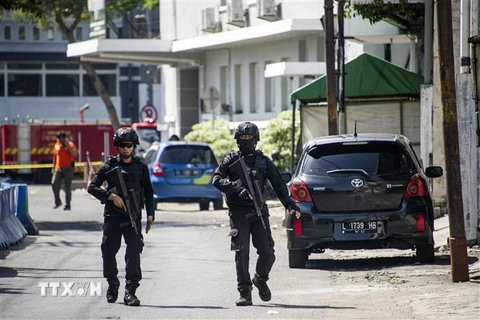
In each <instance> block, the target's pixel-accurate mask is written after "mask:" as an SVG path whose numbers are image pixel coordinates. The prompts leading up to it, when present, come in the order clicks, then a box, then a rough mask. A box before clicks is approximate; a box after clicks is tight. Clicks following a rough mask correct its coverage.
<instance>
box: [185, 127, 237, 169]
mask: <svg viewBox="0 0 480 320" xmlns="http://www.w3.org/2000/svg"><path fill="white" fill-rule="evenodd" d="M184 140H185V141H189V142H206V143H208V144H209V145H210V146H211V147H212V149H213V152H214V153H215V156H216V157H217V160H218V161H219V162H221V161H222V160H223V158H225V156H226V155H227V154H228V153H229V152H230V151H231V150H232V149H235V148H236V144H235V140H234V139H233V133H232V131H231V130H230V129H229V128H228V121H227V120H225V119H221V118H218V119H215V120H208V121H203V122H200V123H197V124H194V125H193V126H192V131H190V132H189V133H188V134H187V135H185V137H184Z"/></svg>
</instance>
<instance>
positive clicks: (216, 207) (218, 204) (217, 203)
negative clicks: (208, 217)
mask: <svg viewBox="0 0 480 320" xmlns="http://www.w3.org/2000/svg"><path fill="white" fill-rule="evenodd" d="M213 209H214V210H222V209H223V199H219V200H213Z"/></svg>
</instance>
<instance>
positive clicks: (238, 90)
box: [234, 64, 243, 114]
mask: <svg viewBox="0 0 480 320" xmlns="http://www.w3.org/2000/svg"><path fill="white" fill-rule="evenodd" d="M234 76H235V113H237V114H238V113H243V107H242V65H241V64H236V65H235V75H234Z"/></svg>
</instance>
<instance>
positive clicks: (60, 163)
mask: <svg viewBox="0 0 480 320" xmlns="http://www.w3.org/2000/svg"><path fill="white" fill-rule="evenodd" d="M77 154H78V153H77V147H76V146H75V144H74V143H73V142H72V141H70V140H68V138H67V135H66V134H65V132H64V131H59V132H58V133H57V142H56V143H55V146H54V150H53V168H52V175H53V176H52V189H53V196H54V197H55V205H54V207H53V208H54V209H56V208H58V207H60V206H61V205H62V200H60V188H61V183H62V180H63V182H64V187H65V207H63V210H70V201H71V200H72V179H73V169H74V167H75V158H76V157H77Z"/></svg>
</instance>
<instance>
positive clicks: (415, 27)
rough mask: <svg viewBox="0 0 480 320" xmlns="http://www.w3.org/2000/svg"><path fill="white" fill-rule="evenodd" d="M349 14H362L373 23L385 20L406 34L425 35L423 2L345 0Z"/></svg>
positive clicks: (420, 36) (405, 0)
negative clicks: (358, 2)
mask: <svg viewBox="0 0 480 320" xmlns="http://www.w3.org/2000/svg"><path fill="white" fill-rule="evenodd" d="M345 5H346V10H345V12H346V14H347V16H356V15H357V14H358V15H360V16H361V17H362V18H364V19H368V20H369V21H370V23H371V24H374V23H376V22H379V21H382V20H384V21H385V22H388V23H390V24H392V25H394V26H396V27H398V28H399V29H400V31H401V32H402V33H404V34H411V35H415V36H417V37H418V38H422V37H423V28H424V26H423V23H424V15H425V9H424V5H423V3H409V2H408V0H399V1H398V3H392V2H390V1H387V0H386V1H383V0H374V1H373V3H371V4H365V5H352V4H351V0H345Z"/></svg>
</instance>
